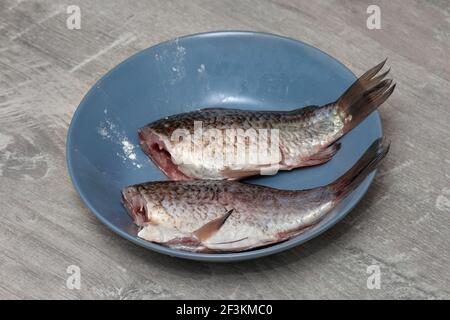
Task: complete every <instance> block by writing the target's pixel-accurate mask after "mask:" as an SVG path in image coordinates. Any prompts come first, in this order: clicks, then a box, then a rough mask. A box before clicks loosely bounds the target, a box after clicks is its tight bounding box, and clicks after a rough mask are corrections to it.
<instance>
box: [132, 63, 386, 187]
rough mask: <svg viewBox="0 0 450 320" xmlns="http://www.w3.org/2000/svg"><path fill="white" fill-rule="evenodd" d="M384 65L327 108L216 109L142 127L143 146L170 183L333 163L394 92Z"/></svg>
mask: <svg viewBox="0 0 450 320" xmlns="http://www.w3.org/2000/svg"><path fill="white" fill-rule="evenodd" d="M383 65H384V62H382V63H381V64H379V65H377V66H375V67H374V68H372V69H370V70H369V71H367V72H366V73H365V74H364V75H362V76H361V77H360V78H359V79H358V80H357V81H355V83H354V84H353V85H352V86H350V88H349V89H348V90H347V91H346V92H344V94H343V95H342V96H341V97H340V98H339V99H338V100H337V101H335V102H333V103H329V104H326V105H323V106H308V107H304V108H299V109H295V110H291V111H250V110H240V109H225V108H212V109H202V110H197V111H193V112H187V113H183V114H177V115H173V116H170V117H167V118H165V119H160V120H157V121H155V122H152V123H150V124H148V125H146V126H145V127H143V128H141V129H139V132H138V133H139V141H140V145H141V148H142V149H143V151H144V152H145V153H146V154H147V155H148V156H149V157H150V158H151V159H152V160H153V162H154V163H155V164H156V165H157V166H158V167H159V168H160V169H161V170H162V171H163V172H164V173H165V174H166V175H167V176H168V177H169V178H170V179H171V180H192V179H214V180H238V179H242V178H245V177H248V176H252V175H257V174H274V173H276V172H277V171H278V170H292V169H294V168H298V167H304V166H312V165H318V164H321V163H324V162H327V161H329V160H330V159H331V158H332V157H333V156H334V154H336V152H337V151H338V150H339V143H337V142H336V141H337V140H338V139H339V138H341V137H342V136H343V135H345V134H346V133H347V132H348V131H350V130H351V129H353V128H354V127H355V126H357V125H358V124H359V123H360V122H361V121H362V120H364V119H365V118H366V117H367V116H368V115H369V114H370V113H371V112H373V111H374V110H376V108H377V107H378V106H379V105H381V104H382V103H383V102H384V101H385V100H386V99H387V98H388V97H389V96H390V95H391V94H392V92H393V90H394V88H395V84H394V85H393V86H391V84H392V80H390V79H384V78H385V76H386V75H387V73H388V72H389V71H387V72H385V73H383V74H381V75H378V76H376V75H377V73H378V72H379V71H380V70H381V68H382V67H383Z"/></svg>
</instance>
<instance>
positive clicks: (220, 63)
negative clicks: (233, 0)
mask: <svg viewBox="0 0 450 320" xmlns="http://www.w3.org/2000/svg"><path fill="white" fill-rule="evenodd" d="M368 64H369V65H371V64H372V63H371V62H368ZM355 79H356V77H355V76H354V74H353V73H352V72H351V71H350V70H348V69H347V68H346V67H345V66H343V65H342V64H341V63H339V62H338V61H337V60H335V59H334V58H332V57H330V56H329V55H327V54H325V53H323V52H322V51H320V50H318V49H316V48H314V47H311V46H309V45H307V44H305V43H302V42H299V41H295V40H292V39H288V38H284V37H279V36H276V35H272V34H265V33H255V32H234V31H233V32H228V31H227V32H212V33H203V34H196V35H191V36H186V37H182V38H178V39H175V40H172V41H168V42H164V43H161V44H159V45H156V46H154V47H151V48H148V49H146V50H143V51H141V52H139V53H137V54H136V55H134V56H132V57H131V58H129V59H127V60H125V61H124V62H122V63H121V64H119V65H118V66H117V67H115V68H114V69H112V70H111V71H110V72H108V73H107V74H106V75H105V76H104V77H103V78H102V79H100V80H99V81H98V82H97V83H96V84H95V85H94V87H93V88H92V89H91V90H90V91H89V93H88V94H87V95H86V96H85V97H84V99H83V101H82V102H81V103H80V105H79V107H78V109H77V110H76V112H75V115H74V116H73V119H72V123H71V125H70V129H69V133H68V137H67V162H68V168H69V173H70V176H71V178H72V181H73V184H74V186H75V188H76V190H77V191H78V192H79V194H80V196H81V198H82V199H83V201H84V202H85V203H86V205H87V206H88V207H89V208H90V209H91V210H92V212H93V213H94V214H95V215H96V216H97V217H98V218H99V219H100V221H102V222H103V223H104V224H106V225H107V226H108V227H109V228H111V229H112V230H113V231H114V232H116V233H118V234H119V235H121V236H122V237H124V238H126V239H128V240H130V241H132V242H134V243H136V244H139V245H141V246H143V247H145V248H148V249H151V250H154V251H158V252H160V253H165V254H168V255H170V256H177V257H181V258H187V259H193V260H203V261H237V260H245V259H252V258H257V257H262V256H266V255H269V254H273V253H276V252H280V251H283V250H286V249H289V248H292V247H294V246H297V245H299V244H301V243H303V242H305V241H307V240H309V239H311V238H313V237H315V236H317V235H318V234H320V233H322V232H323V231H325V230H326V229H328V228H330V227H331V226H332V225H334V224H335V223H337V222H338V221H339V220H340V219H342V218H343V217H344V216H345V215H346V214H347V213H348V212H349V211H350V210H351V209H352V208H353V207H354V206H355V205H356V204H357V203H358V201H359V200H360V199H361V198H362V196H363V195H364V193H365V192H366V190H367V188H368V187H369V185H370V183H371V182H372V180H373V177H374V174H375V173H372V174H371V175H370V176H368V177H367V179H366V180H365V181H364V183H362V184H361V185H360V186H359V188H358V189H356V190H355V191H354V192H353V193H352V194H350V195H349V196H348V197H347V199H346V200H345V201H344V202H343V203H342V204H341V205H340V206H339V207H338V208H337V209H336V210H334V212H332V213H331V214H329V215H328V216H327V218H325V219H324V220H323V221H322V222H321V223H319V224H318V225H317V226H315V227H314V228H312V229H310V230H308V231H306V232H305V233H303V234H301V235H299V236H297V237H296V238H294V239H291V240H289V241H286V242H283V243H279V244H276V245H273V246H270V247H266V248H262V249H257V250H253V251H248V252H242V253H227V254H202V253H190V252H184V251H178V250H173V249H170V248H166V247H164V246H161V245H158V244H155V243H151V242H147V241H145V240H142V239H139V238H138V237H137V236H136V234H137V228H136V227H135V225H134V224H133V222H132V220H131V218H130V217H129V216H128V214H127V212H126V211H125V209H124V208H123V207H122V205H121V202H120V190H121V189H122V188H123V187H125V186H128V185H131V184H135V183H139V182H145V181H152V180H165V179H166V177H165V176H164V175H163V174H162V173H161V172H160V171H159V169H158V168H157V167H155V165H154V164H153V163H152V162H151V161H150V160H149V159H148V158H147V156H146V155H145V154H144V153H143V152H142V151H141V150H140V148H139V146H138V139H137V130H138V128H140V127H142V126H144V125H145V124H147V123H148V122H150V121H153V120H156V119H159V118H162V117H166V116H168V115H172V114H176V113H180V112H185V111H191V110H195V109H198V108H206V107H227V108H228V107H229V108H241V109H253V110H264V109H265V110H269V109H271V110H277V109H279V110H290V109H293V108H297V107H300V106H305V105H313V104H315V105H321V104H324V103H328V102H331V101H333V100H335V99H336V98H337V97H339V96H340V95H341V94H342V93H343V91H344V90H345V89H346V88H347V87H348V86H349V85H350V84H351V83H352V82H353V81H354V80H355ZM381 135H382V129H381V122H380V118H379V115H378V113H377V112H375V113H373V114H372V115H371V116H370V117H368V118H367V119H366V120H365V121H364V122H362V123H361V124H360V125H359V126H358V127H357V128H355V129H354V130H352V131H351V132H350V133H349V134H347V135H346V136H345V137H344V138H343V139H342V140H341V141H342V149H341V150H340V151H339V152H338V153H337V155H336V156H335V157H334V158H333V159H332V160H331V161H330V162H328V163H326V164H324V165H321V166H316V167H311V168H304V169H298V170H295V171H292V172H280V173H279V174H277V175H276V176H264V177H257V178H253V179H250V180H248V181H250V182H252V183H258V184H262V185H266V186H271V187H275V188H281V189H305V188H312V187H317V186H321V185H325V184H327V183H330V182H331V181H333V180H335V179H336V178H337V177H339V176H340V175H342V174H343V173H344V172H345V171H346V170H347V169H349V168H350V167H351V166H352V165H353V164H354V163H355V162H356V160H357V159H358V158H359V157H360V156H361V155H362V154H363V152H364V151H365V150H366V148H368V147H369V145H370V144H371V143H372V142H373V141H374V140H375V139H377V138H379V137H381Z"/></svg>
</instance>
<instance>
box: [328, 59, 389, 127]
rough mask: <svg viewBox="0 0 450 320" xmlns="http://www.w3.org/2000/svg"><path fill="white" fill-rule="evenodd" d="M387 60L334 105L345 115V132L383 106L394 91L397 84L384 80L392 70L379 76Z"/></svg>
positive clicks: (365, 75) (369, 72)
mask: <svg viewBox="0 0 450 320" xmlns="http://www.w3.org/2000/svg"><path fill="white" fill-rule="evenodd" d="M386 60H387V59H386ZM386 60H384V61H383V62H381V63H380V64H378V65H376V66H375V67H373V68H372V69H370V70H369V71H367V72H366V73H364V74H363V75H362V76H361V77H359V79H358V80H356V81H355V82H354V83H353V84H352V85H351V86H350V87H349V88H348V89H347V91H345V92H344V94H343V95H342V96H340V97H339V99H338V100H337V101H336V102H335V103H334V105H335V106H336V107H337V108H338V109H339V111H341V112H342V113H343V114H344V118H345V125H344V131H345V132H348V131H350V130H351V129H353V128H354V127H356V126H357V125H358V124H359V123H360V122H361V121H363V120H364V119H365V118H366V117H367V116H369V115H370V114H371V113H372V112H373V111H375V110H376V109H377V108H378V107H379V106H380V105H381V104H383V102H385V101H386V99H387V98H389V96H390V95H391V94H392V92H393V91H394V89H395V85H396V84H395V83H394V84H393V85H392V79H384V78H385V77H386V75H387V74H388V73H389V71H390V69H388V70H387V71H386V72H384V73H382V74H380V75H378V76H377V74H378V72H379V71H380V70H381V69H382V68H383V66H384V64H385V63H386ZM391 85H392V86H391Z"/></svg>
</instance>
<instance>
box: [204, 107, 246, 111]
mask: <svg viewBox="0 0 450 320" xmlns="http://www.w3.org/2000/svg"><path fill="white" fill-rule="evenodd" d="M224 110H238V109H231V108H219V107H213V108H202V109H199V110H198V111H200V112H204V111H206V112H214V111H224Z"/></svg>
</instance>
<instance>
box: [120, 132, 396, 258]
mask: <svg viewBox="0 0 450 320" xmlns="http://www.w3.org/2000/svg"><path fill="white" fill-rule="evenodd" d="M387 152H388V146H385V145H383V144H382V142H381V140H377V141H375V142H374V143H373V144H372V145H371V146H370V147H369V149H368V150H367V151H366V152H365V153H364V155H363V156H362V157H361V158H360V159H359V160H358V161H357V162H356V164H355V165H354V166H353V167H352V168H351V169H350V170H349V171H347V172H346V173H345V174H344V175H343V176H342V177H340V178H338V179H337V180H336V181H334V182H332V183H331V184H329V185H326V186H322V187H318V188H314V189H308V190H299V191H291V190H279V189H274V188H270V187H265V186H258V185H253V184H247V183H242V182H238V181H227V180H193V181H161V182H149V183H144V184H139V185H134V186H130V187H127V188H125V189H124V190H123V191H122V201H123V204H124V206H125V208H126V209H127V210H128V212H129V213H130V215H131V217H132V218H133V219H134V221H135V223H136V224H137V225H138V226H139V227H140V231H139V233H138V236H139V237H141V238H143V239H146V240H148V241H153V242H157V243H160V244H163V245H166V246H169V247H172V248H177V249H180V250H188V251H194V252H236V251H244V250H250V249H254V248H257V247H261V246H265V245H269V244H273V243H277V242H280V241H285V240H288V239H290V238H292V237H294V236H296V235H298V234H300V233H302V232H305V231H306V230H308V229H309V228H312V227H313V226H315V225H317V224H318V223H319V222H320V221H321V220H322V219H323V218H324V217H326V216H327V215H328V214H329V213H330V212H332V210H333V209H334V208H335V207H336V206H337V205H338V204H339V203H341V202H342V200H343V199H344V198H345V197H346V196H347V195H348V194H349V193H350V192H351V191H352V190H354V189H355V188H356V187H358V186H359V185H360V183H361V182H362V181H363V180H364V179H365V178H366V177H367V175H368V174H369V173H370V172H372V171H373V170H374V169H375V168H376V167H377V165H378V163H379V162H380V161H381V159H383V158H384V156H385V155H386V154H387ZM196 197H198V198H197V201H193V200H194V198H196Z"/></svg>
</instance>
